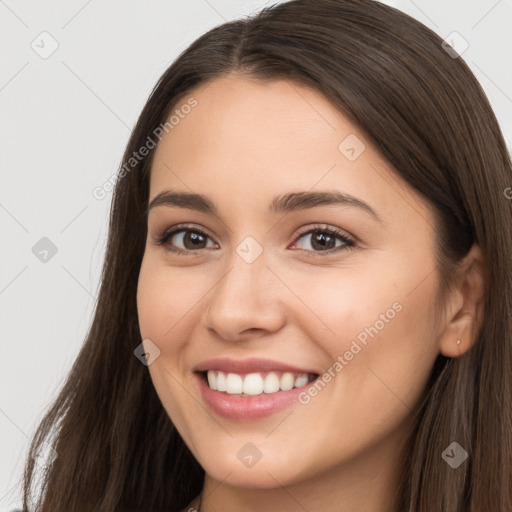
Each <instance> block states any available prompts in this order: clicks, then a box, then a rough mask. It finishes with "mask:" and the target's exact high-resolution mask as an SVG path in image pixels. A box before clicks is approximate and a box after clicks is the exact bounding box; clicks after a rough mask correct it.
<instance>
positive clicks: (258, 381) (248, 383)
mask: <svg viewBox="0 0 512 512" xmlns="http://www.w3.org/2000/svg"><path fill="white" fill-rule="evenodd" d="M243 390H244V393H245V394H246V395H261V393H263V379H262V378H261V375H260V374H259V373H249V374H248V375H246V376H245V379H244V385H243Z"/></svg>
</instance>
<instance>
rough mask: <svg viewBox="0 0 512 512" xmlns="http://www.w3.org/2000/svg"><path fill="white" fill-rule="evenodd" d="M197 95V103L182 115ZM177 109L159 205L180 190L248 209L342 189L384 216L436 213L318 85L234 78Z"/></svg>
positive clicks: (156, 165)
mask: <svg viewBox="0 0 512 512" xmlns="http://www.w3.org/2000/svg"><path fill="white" fill-rule="evenodd" d="M191 98H193V100H195V102H196V104H195V106H194V107H193V108H191V109H188V108H186V109H182V107H183V105H185V104H187V102H189V100H190V99H191ZM189 103H190V102H189ZM185 112H187V113H185ZM173 113H174V114H175V116H176V117H175V118H173V121H174V124H173V125H172V129H170V130H169V133H164V135H163V138H162V141H161V142H160V143H159V144H158V146H157V148H156V150H155V151H156V154H155V158H154V160H153V166H152V170H151V180H150V200H151V199H152V198H154V197H155V196H156V195H157V194H158V193H160V192H161V191H162V190H170V189H178V190H180V191H187V192H195V193H201V194H204V195H208V196H209V197H211V198H212V199H213V200H214V201H215V203H222V204H228V203H237V204H238V205H239V206H241V207H243V206H244V205H245V206H247V207H248V205H249V204H252V203H253V202H254V204H255V205H256V204H257V203H259V202H261V201H265V202H266V203H268V202H270V199H271V198H273V197H275V196H276V195H279V194H285V193H288V192H290V191H292V190H301V191H303V190H313V189H322V190H323V189H330V190H333V189H336V190H339V191H340V192H345V193H349V194H351V195H355V196H360V197H365V198H366V199H367V200H368V202H372V203H373V204H374V205H375V209H379V210H381V211H382V212H384V213H385V212H392V211H393V210H396V208H397V207H402V208H406V209H411V204H413V205H414V208H415V209H416V210H418V209H420V210H421V209H423V210H424V214H425V215H427V216H428V210H429V208H428V205H426V204H425V203H424V202H423V201H422V199H421V197H420V196H419V195H418V194H416V193H415V191H414V190H413V189H412V188H411V187H410V186H409V185H408V184H407V183H406V182H405V181H404V180H402V179H401V178H400V177H399V176H398V175H397V173H396V172H395V171H394V170H393V168H392V167H391V165H390V164H389V163H388V162H387V161H386V160H385V159H384V158H383V157H382V156H381V155H380V153H379V152H378V151H377V150H376V148H375V147H374V145H373V144H372V142H371V141H370V140H369V139H368V137H367V136H366V135H365V134H364V133H363V132H362V131H361V130H360V128H359V127H358V126H357V125H355V124H353V123H352V122H351V121H350V120H349V119H348V118H347V117H346V116H345V115H343V114H342V112H340V110H339V109H337V108H336V107H335V106H334V105H333V104H332V103H331V102H329V101H328V100H327V99H326V98H325V97H324V96H323V95H322V94H321V93H320V92H319V91H317V90H315V89H311V88H307V87H304V86H302V85H299V84H297V83H295V82H291V81H287V80H274V81H268V82H261V81H257V80H254V79H248V78H246V77H243V78H242V77H240V76H237V75H228V76H225V77H222V78H218V79H215V80H213V81H212V82H210V83H208V84H206V85H202V86H200V87H198V88H196V89H194V90H193V91H191V92H190V94H189V95H187V96H185V97H184V98H183V99H182V100H181V101H180V102H178V103H177V104H176V105H175V107H174V109H173ZM178 119H179V120H178ZM176 120H177V122H176ZM347 150H348V153H347ZM354 156H355V157H356V158H354ZM397 198H399V201H398V202H397ZM366 199H365V200H366ZM407 203H409V204H407ZM422 203H423V204H422ZM266 206H267V204H265V207H266Z"/></svg>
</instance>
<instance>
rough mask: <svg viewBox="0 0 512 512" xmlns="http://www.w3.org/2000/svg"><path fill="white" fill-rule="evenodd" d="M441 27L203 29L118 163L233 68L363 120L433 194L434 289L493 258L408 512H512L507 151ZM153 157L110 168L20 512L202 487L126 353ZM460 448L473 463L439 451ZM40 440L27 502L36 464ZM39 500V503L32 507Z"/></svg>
mask: <svg viewBox="0 0 512 512" xmlns="http://www.w3.org/2000/svg"><path fill="white" fill-rule="evenodd" d="M454 57H455V56H454V55H453V52H452V54H450V53H449V52H447V51H446V49H445V48H443V45H442V40H441V38H440V37H439V36H437V35H436V34H435V33H434V32H432V31H431V30H429V29H428V28H426V27H425V26H423V25H422V24H421V23H419V22H418V21H416V20H414V19H413V18H411V17H409V16H407V15H405V14H403V13H401V12H400V11H398V10H395V9H393V8H391V7H388V6H386V5H383V4H380V3H377V2H375V1H373V0H292V1H288V2H285V3H281V4H275V5H272V6H271V7H267V8H265V9H263V10H262V11H261V12H260V13H258V14H256V15H253V16H251V17H246V18H245V19H243V20H237V21H232V22H228V23H225V24H223V25H220V26H218V27H215V28H213V29H212V30H210V31H209V32H207V33H206V34H204V35H202V36H201V37H200V38H199V39H197V40H196V41H195V42H194V43H192V44H191V45H190V46H189V47H188V48H187V49H186V50H185V51H184V52H183V53H182V54H181V55H180V56H179V57H178V58H177V59H176V61H175V62H174V63H173V64H172V65H171V66H170V67H169V69H168V70H167V71H166V72H165V73H164V74H163V76H162V77H161V78H160V80H159V82H158V83H157V85H156V86H155V88H154V90H153V91H152V93H151V95H150V97H149V99H148V101H147V104H146V105H145V107H144V109H143V111H142V113H141V115H140V117H139V120H138V122H137V125H136V126H135V128H134V130H133V132H132V135H131V137H130V140H129V142H128V145H127V148H126V152H125V155H124V160H123V163H126V162H128V161H129V159H130V157H132V155H133V153H134V152H137V151H138V150H139V149H140V148H141V147H143V146H144V145H146V144H147V141H148V137H151V138H153V139H154V138H155V136H154V133H155V129H156V128H157V127H159V126H161V125H162V124H163V123H165V122H166V119H167V117H168V116H169V114H170V113H171V110H172V109H173V108H174V107H176V106H177V104H178V102H179V101H181V100H182V99H183V98H187V95H191V93H192V91H193V89H194V87H196V86H198V85H199V84H205V83H207V82H208V81H210V80H213V79H215V78H217V77H220V76H222V75H224V74H226V73H229V72H237V73H241V74H243V75H246V76H250V77H251V78H253V79H260V80H273V79H286V80H289V81H290V83H291V81H294V82H295V83H297V84H302V85H306V86H308V87H313V88H315V89H316V90H318V91H320V92H322V93H323V94H325V96H326V97H327V98H328V99H329V100H330V101H331V102H332V104H333V105H334V106H336V107H338V108H339V109H340V111H341V112H342V113H344V114H345V115H346V116H348V118H350V119H351V120H352V121H353V122H354V123H356V124H357V125H358V126H359V127H360V129H361V130H362V132H363V133H365V134H366V135H367V137H369V139H370V140H372V141H373V142H374V143H375V145H376V147H377V148H378V149H379V150H380V152H381V153H382V155H383V156H384V157H385V158H387V159H388V160H389V162H390V163H391V164H392V165H393V166H394V168H395V169H396V171H397V172H398V173H399V175H400V176H401V177H402V178H403V179H404V180H405V181H406V182H408V183H409V184H410V185H411V186H412V187H413V188H414V189H415V190H417V191H419V192H420V193H421V194H423V196H424V197H425V198H426V199H427V200H428V201H429V202H430V204H431V206H432V209H433V211H434V214H435V215H436V218H437V225H436V241H435V242H436V251H437V256H438V271H439V275H440V277H441V278H442V282H443V291H446V290H448V289H449V287H450V285H451V280H450V279H451V277H452V276H453V275H454V272H453V271H454V269H455V268H456V264H457V262H459V261H460V260H461V258H462V257H463V256H464V255H465V254H467V252H468V250H469V248H470V247H471V245H472V244H473V243H477V244H478V245H479V246H480V247H481V249H482V251H483V253H484V255H485V258H486V261H487V262H489V263H490V265H489V275H488V283H487V289H486V298H485V319H484V324H483V326H482V328H481V329H480V332H479V336H478V339H477V342H476V343H475V345H474V346H473V348H472V349H471V350H469V351H468V352H466V353H465V354H464V355H463V356H461V357H457V358H446V357H444V356H442V355H439V356H438V358H437V360H436V362H435V364H434V366H433V368H432V373H431V379H430V381H429V384H428V388H427V389H426V398H425V401H424V403H422V405H421V409H420V411H419V414H418V419H417V423H416V428H415V429H414V433H413V435H412V438H411V442H410V448H409V452H408V456H407V457H406V460H405V463H404V467H403V479H402V487H401V489H400V499H401V509H400V510H401V511H402V510H403V511H407V512H432V511H434V510H435V511H441V510H442V511H444V512H460V511H468V512H482V511H484V510H485V511H492V512H503V511H510V510H512V271H511V270H510V263H511V260H510V257H511V254H512V201H511V200H509V199H507V194H506V193H505V191H506V190H507V189H508V187H511V186H512V171H511V161H510V156H509V154H508V152H507V148H506V145H505V142H504V139H503V136H502V134H501V132H500V129H499V126H498V122H497V120H496V117H495V115H494V113H493V111H492V109H491V107H490V105H489V102H488V100H487V98H486V96H485V94H484V92H483V90H482V88H481V87H480V85H479V84H478V82H477V80H476V79H475V77H474V76H473V74H472V73H471V71H470V69H469V68H468V67H467V65H466V64H465V63H464V61H463V60H462V58H460V57H459V58H454ZM153 154H154V151H150V152H149V154H148V155H147V156H145V157H144V158H143V159H142V160H141V161H140V162H139V163H138V164H137V165H135V166H133V168H128V171H127V167H126V166H125V167H124V170H122V169H123V168H122V167H120V172H119V177H118V179H117V182H116V185H115V190H114V195H113V202H112V208H111V215H110V227H109V236H108V245H107V249H106V254H105V261H104V267H103V271H102V276H101V283H100V289H99V296H98V300H97V305H96V309H95V312H94V318H93V321H92V324H91V327H90V330H89V332H88V334H87V337H86V339H85V342H84V344H83V347H82V348H81V351H80V353H79V355H78V357H77V358H76V361H75V362H74V364H73V367H72V369H71V371H70V373H69V375H68V377H67V380H66V381H65V383H64V385H63V387H62V389H61V390H60V393H59V395H58V397H57V399H56V400H55V401H54V402H53V403H52V405H51V407H50V408H49V410H48V412H47V413H46V414H45V416H44V417H43V419H42V421H41V423H40V425H39V427H38V429H37V431H36V434H35V435H34V438H33V440H32V442H31V446H30V453H29V456H28V458H27V463H26V468H25V475H24V477H25V480H24V497H23V499H24V507H25V508H26V509H27V510H31V504H32V502H34V503H36V506H37V510H40V511H41V512H69V511H80V512H86V511H94V512H116V511H119V512H121V511H123V512H124V511H129V510H130V511H139V512H148V511H156V510H167V511H172V512H174V511H178V510H180V509H181V508H183V507H184V506H185V505H186V504H187V503H188V502H189V501H190V500H191V499H192V498H193V497H195V496H196V495H197V494H198V493H199V491H200V490H201V488H202V483H203V477H204V470H203V469H202V468H201V466H200V465H199V464H198V462H197V461H196V460H195V458H194V457H193V456H192V455H191V452H190V451H189V450H188V448H187V446H186V445H185V444H184V442H183V440H182V438H181V437H180V435H179V433H178V432H177V430H176V429H175V428H174V426H173V424H172V422H171V420H170V418H169V417H168V415H167V414H166V412H165V410H164V408H163V406H162V404H161V402H160V401H159V399H158V396H157V394H156V391H155V389H154V387H153V384H152V381H151V379H150V376H149V372H148V369H147V367H146V366H144V365H143V364H141V362H140V361H139V360H138V359H137V358H136V357H135V356H134V349H135V347H137V346H138V345H139V344H140V343H141V335H140V331H139V325H138V318H137V306H136V290H137V279H138V273H139V269H140V265H141V261H142V257H143V254H144V247H145V241H146V234H147V233H146V229H147V217H146V208H147V203H148V195H149V186H148V182H149V173H150V170H151V160H152V156H153ZM453 441H457V442H458V443H459V444H460V445H461V446H462V447H463V448H464V449H465V450H466V451H467V452H468V454H469V458H468V459H467V461H466V462H465V463H464V464H463V465H461V466H460V467H459V468H457V470H454V469H452V468H450V467H449V466H448V464H446V462H445V461H444V460H443V459H442V457H441V454H442V452H443V450H444V449H445V448H446V447H447V446H448V445H450V443H451V442H453ZM45 445H46V446H51V447H53V448H54V449H55V450H56V452H57V455H58V456H57V458H56V459H55V460H53V461H50V462H48V464H47V466H46V471H45V472H43V473H42V474H41V476H40V479H39V481H38V482H39V488H38V494H37V495H36V496H35V497H34V496H33V494H36V493H35V492H34V489H33V488H34V486H35V484H36V481H37V479H36V475H37V472H36V471H35V468H36V467H39V466H35V464H34V457H36V454H37V452H38V451H39V450H40V449H41V447H42V446H45ZM34 500H35V501H34Z"/></svg>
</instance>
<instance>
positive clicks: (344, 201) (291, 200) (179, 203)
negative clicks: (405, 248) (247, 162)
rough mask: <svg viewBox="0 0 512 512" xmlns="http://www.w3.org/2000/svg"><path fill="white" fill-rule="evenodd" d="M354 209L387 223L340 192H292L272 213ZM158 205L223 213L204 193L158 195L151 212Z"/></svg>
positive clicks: (275, 201)
mask: <svg viewBox="0 0 512 512" xmlns="http://www.w3.org/2000/svg"><path fill="white" fill-rule="evenodd" d="M333 205H341V206H352V207H355V208H358V209H360V210H362V211H364V212H366V213H368V214H370V215H371V216H372V217H374V219H375V220H377V221H378V222H380V223H384V221H383V220H382V219H381V217H380V216H379V215H378V214H377V212H376V211H375V210H374V209H373V208H372V207H371V206H370V205H369V204H367V203H365V202H364V201H362V200H361V199H358V198H357V197H354V196H351V195H349V194H344V193H342V192H337V191H319V192H290V193H288V194H284V195H280V196H276V197H275V198H274V199H273V200H272V202H271V203H270V205H269V207H268V212H269V213H270V214H272V215H278V214H280V213H289V212H294V211H298V210H307V209H310V208H316V207H318V206H333ZM157 206H169V207H177V208H185V209H187V210H195V211H198V212H203V213H208V214H210V215H214V216H216V217H219V212H218V209H217V207H216V206H215V204H214V203H213V202H212V201H211V200H210V199H209V198H208V197H206V196H204V195H202V194H194V193H189V192H172V191H169V190H164V191H162V192H160V193H159V194H157V195H156V196H155V197H154V198H153V199H152V201H151V202H150V203H149V206H148V209H147V213H149V211H150V210H152V209H153V208H156V207H157Z"/></svg>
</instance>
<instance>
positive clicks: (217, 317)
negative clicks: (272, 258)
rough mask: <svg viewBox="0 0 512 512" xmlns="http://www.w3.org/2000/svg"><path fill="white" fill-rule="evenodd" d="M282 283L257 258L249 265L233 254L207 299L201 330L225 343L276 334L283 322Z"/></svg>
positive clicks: (260, 258) (264, 261)
mask: <svg viewBox="0 0 512 512" xmlns="http://www.w3.org/2000/svg"><path fill="white" fill-rule="evenodd" d="M284 288H285V287H284V286H283V283H282V282H280V281H279V279H278V278H277V277H276V276H275V275H274V273H273V272H272V271H271V270H270V269H269V268H268V267H267V264H266V260H265V258H264V257H263V255H260V257H259V258H257V259H256V260H255V261H253V262H252V263H248V262H246V261H244V259H243V258H241V257H239V255H238V254H236V253H234V255H233V258H231V259H230V266H229V268H228V269H227V270H226V272H224V274H223V277H221V279H220V281H219V282H218V283H217V285H215V286H214V287H213V289H212V290H211V291H210V293H209V294H208V296H207V307H206V309H205V313H204V315H203V327H205V328H206V329H208V330H209V331H210V332H212V331H213V332H215V333H216V334H217V335H218V337H219V338H221V339H224V340H228V341H243V340H244V339H247V337H248V336H250V337H251V338H253V337H254V335H255V334H257V333H258V332H260V331H261V332H260V334H261V335H262V336H263V335H265V334H268V333H269V332H276V331H278V330H279V329H280V328H281V327H282V326H283V325H284V322H285V319H286V315H285V308H284V307H283V303H282V302H281V299H282V298H283V294H284V293H285V291H284Z"/></svg>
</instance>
